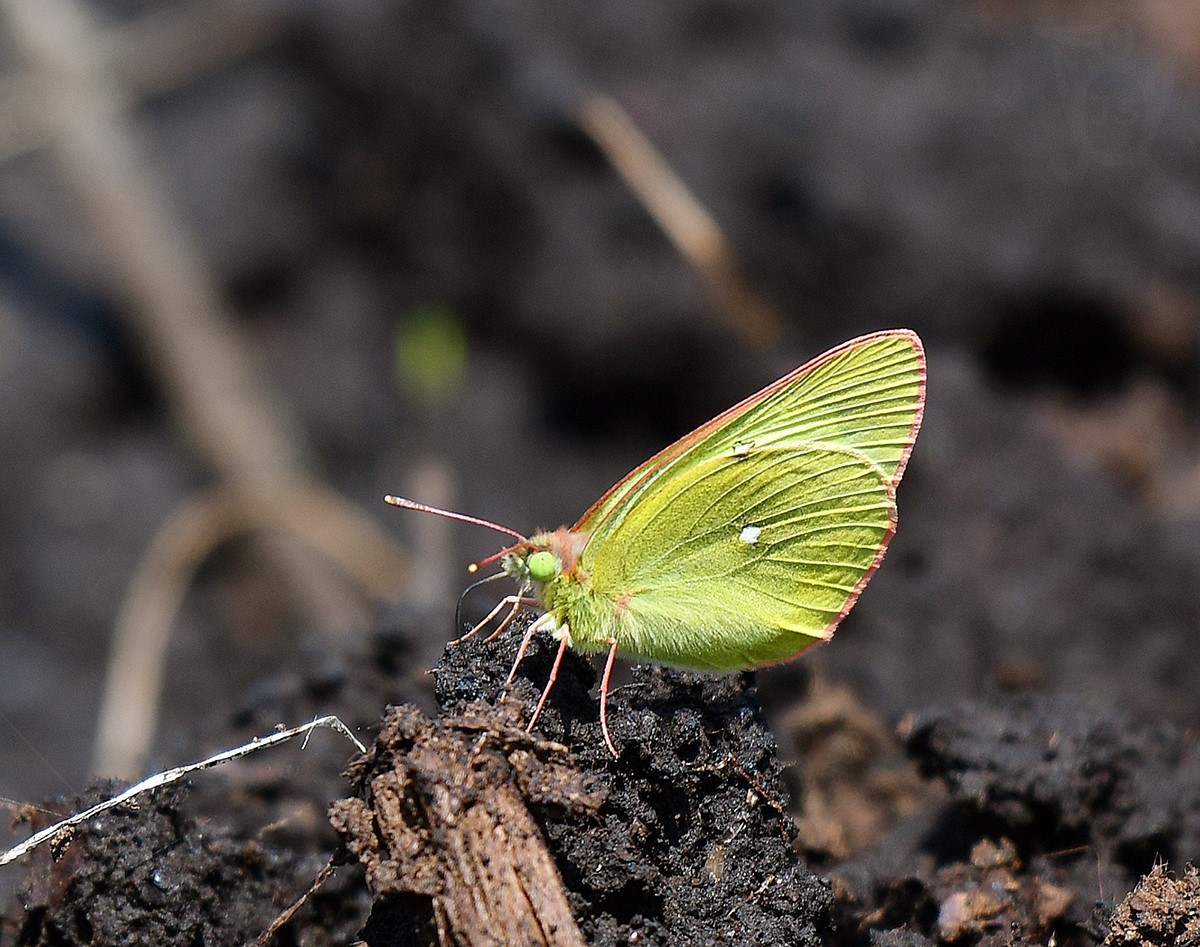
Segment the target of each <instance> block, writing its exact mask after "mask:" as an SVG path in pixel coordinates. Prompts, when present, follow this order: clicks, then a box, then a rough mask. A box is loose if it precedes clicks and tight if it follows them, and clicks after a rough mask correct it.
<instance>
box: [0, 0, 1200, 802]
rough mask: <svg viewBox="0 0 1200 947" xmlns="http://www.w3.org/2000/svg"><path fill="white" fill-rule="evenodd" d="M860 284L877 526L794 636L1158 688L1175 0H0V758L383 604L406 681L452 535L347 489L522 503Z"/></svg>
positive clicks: (876, 692) (886, 710) (1162, 693)
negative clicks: (907, 396) (846, 610)
mask: <svg viewBox="0 0 1200 947" xmlns="http://www.w3.org/2000/svg"><path fill="white" fill-rule="evenodd" d="M651 143H652V144H651ZM651 149H656V150H651ZM680 202H682V203H680ZM693 202H694V203H693ZM680 207H682V210H680ZM705 211H706V212H707V215H706V213H705ZM897 326H908V327H911V328H914V329H916V330H917V331H918V332H919V333H920V334H921V335H922V336H923V338H924V339H925V342H926V345H927V347H928V351H929V359H930V364H929V395H928V397H929V402H928V410H927V415H926V422H925V428H924V431H923V432H922V434H921V438H920V441H919V442H918V444H917V448H916V451H915V453H914V455H913V460H912V463H911V465H910V467H909V472H908V474H907V475H906V478H905V481H904V483H903V485H902V486H901V488H900V491H899V505H900V529H899V533H898V535H897V538H896V540H895V541H894V543H893V545H892V548H891V551H890V553H889V556H888V561H887V563H886V565H885V567H884V568H883V569H882V571H881V572H880V573H879V574H878V576H877V577H876V578H875V579H874V580H873V582H872V584H871V586H870V588H869V589H868V591H867V592H866V593H865V594H864V596H863V598H862V600H861V602H860V604H859V606H858V608H857V609H856V610H855V612H854V613H853V615H852V616H851V617H850V618H849V619H848V620H847V621H846V622H845V623H844V625H843V626H842V628H841V629H840V630H839V632H838V635H837V639H836V640H835V641H834V642H833V643H832V644H831V645H829V646H827V647H824V648H821V649H819V650H818V651H817V652H814V653H812V654H810V655H808V656H806V657H805V658H804V659H803V661H802V662H800V663H801V664H802V665H803V666H804V669H807V670H812V669H816V670H818V671H819V673H820V674H821V675H822V676H823V677H825V678H827V679H829V680H832V681H836V682H841V683H845V684H848V685H850V686H851V687H852V688H853V690H854V691H855V693H856V694H857V695H858V697H859V699H860V700H861V701H862V702H863V703H865V704H866V705H867V706H868V707H870V708H871V709H872V710H874V711H876V712H878V713H880V714H882V715H883V716H884V717H885V718H886V719H888V720H891V721H894V720H896V719H898V718H899V717H901V716H902V715H903V714H904V713H906V712H908V711H909V710H912V709H914V708H919V707H924V706H928V705H931V704H936V703H938V702H944V701H953V700H956V699H960V698H964V697H971V696H976V695H980V694H987V693H995V692H998V691H1022V690H1036V691H1046V692H1058V693H1064V694H1071V695H1079V696H1080V697H1081V698H1086V699H1088V700H1091V701H1095V702H1099V703H1101V704H1111V705H1119V706H1122V707H1124V708H1126V709H1129V710H1131V711H1132V712H1133V713H1134V714H1135V715H1137V716H1139V717H1142V718H1145V719H1158V718H1162V719H1169V720H1173V721H1176V722H1180V723H1183V724H1185V725H1189V724H1194V723H1195V722H1196V721H1198V720H1200V691H1198V690H1197V689H1196V687H1195V685H1194V680H1195V674H1196V661H1195V653H1196V644H1197V634H1198V632H1200V420H1198V419H1200V5H1197V4H1188V3H1180V2H1178V0H1125V2H1121V3H1109V2H1097V0H1089V2H1086V3H1083V2H1078V3H1076V2H1069V0H1028V2H1022V3H1004V2H996V0H956V2H948V0H830V2H825V3H820V4H807V3H803V4H802V3H789V2H782V0H756V2H753V3H748V2H744V0H705V2H700V3H667V2H661V3H650V4H629V3H621V2H595V0H590V2H586V3H584V2H573V0H566V2H560V3H556V4H551V5H546V4H532V3H524V2H521V0H509V2H506V3H499V2H488V0H480V2H458V0H399V2H397V0H355V2H353V3H343V2H334V0H172V2H150V0H144V2H142V0H104V2H101V0H91V2H85V0H0V733H2V734H3V737H2V738H0V796H2V797H4V798H6V799H9V800H16V801H18V802H20V801H36V800H40V799H41V798H43V797H44V796H46V795H47V794H50V793H57V792H62V791H67V790H72V789H76V788H78V787H80V786H81V785H83V784H84V783H85V782H86V780H87V779H88V776H89V773H90V771H91V770H92V768H93V766H94V765H97V764H96V763H95V762H94V761H95V760H97V756H96V752H97V751H96V749H95V741H96V738H97V731H98V727H101V726H103V725H104V724H103V721H109V723H108V724H107V725H108V726H109V728H110V730H112V731H113V732H116V733H118V734H121V733H125V734H126V735H128V733H129V731H130V730H133V731H136V732H137V734H140V735H141V736H142V737H144V739H145V740H146V741H149V746H148V747H144V748H142V749H138V748H137V747H136V746H135V747H133V748H132V749H131V748H130V747H128V746H126V747H124V748H123V749H122V748H121V747H119V746H118V747H116V748H115V749H114V748H112V747H110V749H109V751H108V752H110V754H111V753H116V754H117V756H116V757H114V756H112V755H109V756H107V757H103V756H102V757H100V759H105V760H108V761H109V764H108V765H105V764H99V765H100V767H101V769H102V770H103V771H105V772H110V771H116V770H117V769H119V768H120V767H119V766H118V765H117V764H115V763H112V762H111V761H112V760H113V759H123V760H125V761H126V762H125V763H124V764H122V765H133V766H134V767H135V768H138V769H147V768H151V767H155V766H161V765H171V764H175V763H179V762H182V761H183V760H184V759H187V758H190V756H191V755H192V754H191V753H190V751H187V750H185V748H186V747H189V746H191V744H189V743H188V742H187V739H188V737H187V735H189V734H195V733H197V732H203V731H204V728H205V725H206V721H209V720H212V719H216V718H221V714H222V712H223V708H227V707H228V706H230V705H232V704H234V703H236V702H237V701H238V700H239V699H241V696H240V695H243V694H245V693H246V691H247V690H248V689H252V688H254V687H261V686H267V685H263V684H262V683H261V682H263V681H264V680H265V681H269V680H271V679H273V678H276V677H278V676H279V675H281V674H286V673H287V672H288V670H289V669H295V668H298V667H302V666H303V667H310V666H313V665H314V664H316V665H320V663H321V662H322V661H327V660H334V658H333V657H331V656H336V655H338V654H340V653H343V652H345V651H347V650H352V649H354V648H356V647H360V646H361V645H360V643H361V641H362V640H364V639H365V638H366V637H367V636H369V635H370V634H371V633H372V632H373V629H376V628H377V627H378V626H379V625H380V623H381V622H384V621H392V622H395V621H396V619H395V616H396V615H397V614H403V615H405V616H408V617H406V618H405V619H404V623H403V624H404V627H405V628H406V629H408V632H407V633H408V634H410V635H411V641H410V643H409V645H408V647H409V650H408V651H407V652H406V654H407V658H406V662H407V663H406V665H405V667H404V668H402V669H400V673H403V674H407V675H410V676H412V677H413V679H414V680H419V679H420V674H421V672H422V671H423V670H424V669H426V668H428V667H430V666H431V665H432V663H433V662H434V661H435V660H436V657H437V655H438V653H439V652H440V650H441V648H442V646H443V644H444V642H445V641H446V640H447V639H449V638H451V637H453V636H454V627H453V608H454V604H455V601H456V599H457V597H458V594H459V591H460V590H461V588H462V587H463V586H464V585H465V584H466V580H467V575H466V573H465V565H466V564H467V563H468V562H470V561H473V560H475V559H478V558H480V557H482V556H485V555H488V554H490V553H491V552H492V551H494V550H495V549H496V548H498V545H499V544H500V538H499V537H498V536H497V535H494V534H492V533H489V532H488V531H487V530H483V529H478V528H474V527H469V526H465V525H462V524H451V523H447V522H445V521H440V520H434V519H433V518H430V517H423V516H421V515H420V514H416V513H409V512H403V511H398V510H393V509H391V508H388V507H386V506H384V504H383V502H382V497H383V495H384V494H386V493H400V494H404V495H408V496H412V497H414V498H416V499H420V500H424V501H426V502H430V503H435V504H438V505H442V506H447V507H450V508H453V509H456V510H461V511H463V512H467V513H471V514H474V515H478V516H484V517H488V518H491V519H494V520H496V521H498V522H500V523H503V524H506V525H508V526H511V527H513V528H515V529H517V530H519V531H521V532H525V533H529V532H531V531H532V530H534V529H535V528H537V527H554V526H557V525H559V524H562V523H568V524H569V523H572V522H574V521H575V519H576V518H577V517H578V516H579V515H580V514H581V513H582V512H583V510H584V509H586V508H587V507H588V506H589V505H590V504H591V502H592V501H593V500H594V499H596V498H597V497H598V496H599V495H600V494H601V493H602V492H603V491H604V490H605V489H606V488H607V487H608V486H609V485H610V484H611V483H613V482H614V481H615V480H617V479H618V478H619V477H620V476H622V475H623V474H624V473H625V472H626V471H627V470H629V469H630V468H632V467H633V466H634V465H636V464H637V463H639V462H640V461H642V460H643V459H645V457H647V456H649V455H650V454H651V453H653V452H654V451H656V450H657V449H658V448H660V447H662V446H664V445H665V444H666V443H668V442H669V441H670V440H672V439H674V438H675V437H678V436H679V435H681V434H683V433H685V432H687V431H689V430H691V429H692V428H693V427H694V426H695V425H697V424H699V423H700V422H702V421H704V420H706V419H707V418H708V417H710V416H712V415H714V414H716V413H717V412H718V411H720V410H722V409H724V408H725V407H727V406H729V405H730V404H732V403H734V402H735V401H736V400H738V399H740V398H742V397H744V396H745V395H747V394H749V393H750V392H752V391H754V390H756V389H757V388H759V387H760V386H761V385H763V384H765V383H767V382H769V381H771V380H773V379H774V378H776V377H778V376H779V375H781V374H783V373H784V372H785V371H788V370H790V369H791V368H793V367H795V366H796V365H798V364H800V363H802V362H803V361H805V360H807V359H808V358H809V357H811V356H813V355H815V354H817V353H819V352H821V351H823V350H824V349H826V348H828V347H829V346H831V345H833V344H836V343H838V342H841V341H843V340H845V339H848V338H850V337H852V336H854V335H857V334H860V333H864V332H869V331H874V330H878V329H885V328H892V327H897ZM389 616H390V617H389ZM413 616H416V617H413ZM114 642H116V645H115V647H116V648H117V651H116V654H117V660H116V665H117V671H115V672H114V673H115V674H116V676H115V677H113V678H112V683H109V684H108V685H106V679H107V678H108V675H109V673H110V671H109V669H108V668H109V664H110V659H111V657H112V655H113V654H114V650H113V649H114ZM122 669H124V670H122ZM802 673H803V669H798V668H796V667H794V666H787V667H784V668H781V669H777V670H774V671H771V672H768V673H765V674H764V675H763V684H762V687H763V692H764V696H765V697H766V699H767V700H768V701H769V702H774V704H775V705H776V706H779V705H782V704H785V703H786V701H787V699H788V695H789V693H790V692H791V689H792V688H794V687H795V686H796V683H797V681H798V679H799V675H800V674H802ZM122 674H125V675H127V676H124V677H122V676H121V675H122ZM106 686H107V688H108V691H109V696H108V697H106V696H105V693H106ZM160 686H161V688H162V697H161V700H159V699H158V694H159V687H160ZM114 701H116V704H119V705H120V707H119V708H118V709H117V710H114V709H113V707H114ZM139 702H140V703H139ZM122 708H123V709H122ZM326 710H327V712H331V713H337V712H338V711H339V707H338V706H336V705H332V706H328V707H327V708H326ZM380 710H382V707H381V708H380ZM113 721H116V722H115V723H114V722H113ZM139 721H140V722H139ZM281 722H286V723H298V722H300V721H295V720H288V721H281ZM118 742H119V741H118ZM135 742H136V741H135ZM122 752H124V753H125V754H126V755H125V756H124V757H121V756H120V754H121V753H122ZM130 753H132V756H130V755H129V754H130ZM129 760H133V761H134V762H133V763H132V764H129V762H128V761H129ZM139 761H140V762H139ZM125 775H137V773H136V772H127V773H126V774H125Z"/></svg>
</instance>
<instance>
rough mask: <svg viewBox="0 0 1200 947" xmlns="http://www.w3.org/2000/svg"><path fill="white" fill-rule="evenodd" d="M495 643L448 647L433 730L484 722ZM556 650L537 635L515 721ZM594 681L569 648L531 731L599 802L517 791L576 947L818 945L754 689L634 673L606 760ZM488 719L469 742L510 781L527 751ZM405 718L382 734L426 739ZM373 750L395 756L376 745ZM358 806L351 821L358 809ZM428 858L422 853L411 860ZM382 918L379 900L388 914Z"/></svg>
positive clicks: (519, 684) (807, 884) (407, 780)
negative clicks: (553, 870) (558, 881)
mask: <svg viewBox="0 0 1200 947" xmlns="http://www.w3.org/2000/svg"><path fill="white" fill-rule="evenodd" d="M504 640H505V639H502V640H501V642H497V643H496V644H495V645H489V644H483V643H481V642H475V641H473V640H472V641H468V642H466V643H464V644H463V645H460V646H456V647H453V648H450V649H448V650H447V653H446V655H445V657H444V658H443V660H442V662H441V663H440V664H439V665H438V668H437V695H438V703H439V706H440V708H441V711H442V715H443V716H442V720H443V723H444V724H445V725H447V726H459V727H461V721H462V720H463V719H480V715H481V713H482V707H483V706H484V705H481V704H479V703H478V701H480V700H481V699H494V695H495V694H496V693H497V692H498V691H499V689H500V687H501V685H502V683H503V680H504V676H505V674H506V672H507V669H508V664H509V660H510V658H511V655H512V653H513V651H514V649H515V642H513V647H507V646H504V644H503V642H504ZM555 647H556V645H555V643H554V642H552V641H549V640H545V641H543V640H540V639H539V640H535V641H534V642H533V644H532V645H531V647H530V649H529V654H528V655H527V656H526V659H525V661H524V662H523V663H522V664H521V667H520V669H519V673H518V675H517V677H516V679H515V681H514V685H513V688H512V692H513V693H512V696H513V698H515V700H516V701H517V702H518V703H519V705H520V706H521V707H522V708H523V711H522V719H527V718H528V715H529V713H530V712H531V710H532V707H533V705H534V704H535V703H536V699H537V696H538V694H539V692H540V690H541V687H542V685H543V684H544V682H545V680H546V679H547V675H548V674H549V670H550V665H551V663H552V661H553V657H554V650H555ZM594 683H595V671H594V669H593V668H592V666H591V664H589V663H588V662H587V661H586V660H585V659H583V658H581V657H579V656H577V655H574V654H572V653H568V654H567V655H566V656H565V658H564V661H563V663H562V666H561V667H560V669H559V673H558V680H557V683H556V685H555V688H554V690H553V692H552V695H551V697H550V700H549V702H548V703H547V705H546V709H545V711H544V712H543V715H542V717H541V719H540V720H539V723H538V727H537V735H538V736H539V737H540V738H543V739H548V740H550V741H561V742H562V743H563V744H569V745H570V747H571V752H572V753H573V755H574V763H573V765H574V766H575V767H577V768H578V772H579V773H581V774H582V778H584V781H585V783H586V785H588V786H589V787H590V790H589V792H590V793H593V794H599V795H601V796H602V797H603V800H604V801H603V805H602V806H599V807H598V808H597V807H595V806H590V805H589V806H582V807H581V806H570V805H568V806H564V805H563V804H562V803H561V800H556V801H553V802H551V803H549V804H548V803H547V802H546V800H545V799H544V798H540V796H539V795H538V794H534V793H531V792H529V791H528V789H526V791H525V793H524V799H525V803H526V804H527V805H528V807H529V811H530V813H531V814H532V816H533V818H534V819H535V820H536V821H537V823H538V824H539V825H540V827H541V831H542V834H543V837H544V838H545V844H546V848H547V849H548V850H549V852H550V855H551V857H552V858H553V860H554V863H555V864H556V865H557V868H558V871H559V873H560V875H561V877H562V881H563V885H564V886H565V888H566V891H567V892H568V898H569V902H570V905H571V908H572V910H573V913H574V915H575V917H576V918H577V919H578V923H579V927H580V930H581V932H582V935H583V937H584V939H585V940H586V942H587V943H588V944H592V945H606V944H614V945H615V944H629V943H639V944H648V945H655V944H663V945H665V944H679V943H696V944H717V943H729V944H739V945H764V947H767V945H776V944H777V945H785V944H786V945H796V944H802V945H814V947H815V945H817V944H823V943H828V942H829V939H830V938H831V936H832V931H831V927H830V907H831V903H832V895H831V892H830V890H829V888H828V886H827V884H826V883H824V882H823V881H821V880H820V879H818V878H817V877H816V876H815V875H813V874H812V873H811V872H809V871H808V870H807V869H806V868H805V867H804V865H803V864H802V862H801V861H800V859H799V857H798V856H797V855H796V852H795V847H794V846H795V839H796V831H795V827H794V824H793V821H792V819H791V817H790V816H789V815H788V809H787V797H786V794H785V791H784V789H783V787H782V782H781V778H782V766H781V764H780V762H779V759H778V755H777V752H776V747H775V741H774V739H773V737H772V736H771V734H770V732H769V730H768V729H767V727H766V724H765V722H764V719H763V717H762V714H761V711H760V710H759V707H758V704H757V701H756V699H755V697H754V692H753V686H752V678H751V677H750V676H748V675H743V676H740V677H727V678H711V677H702V676H698V675H690V674H684V673H681V672H676V671H668V670H663V669H659V668H638V669H636V670H635V671H634V678H633V683H632V684H630V685H628V686H626V687H624V688H620V689H618V690H616V691H615V692H614V693H613V694H612V696H611V699H610V703H609V714H610V721H611V725H612V730H613V736H614V739H615V741H616V743H617V746H618V747H619V748H620V751H621V753H620V757H619V758H617V759H613V758H612V756H611V755H610V754H609V752H608V750H607V749H606V748H605V746H604V743H603V740H602V736H601V732H600V725H599V717H598V710H599V708H598V704H597V702H596V699H595V698H594V697H592V696H591V695H590V693H589V691H590V689H591V687H592V686H593V685H594ZM490 713H491V719H492V720H493V721H494V722H493V724H492V729H491V730H485V731H481V732H480V733H479V734H478V735H475V734H472V735H471V740H476V739H477V740H478V741H479V745H480V748H481V750H482V748H483V746H484V745H486V744H490V746H491V747H492V748H493V749H499V750H500V751H501V755H503V756H505V757H506V759H507V761H508V764H509V767H510V771H512V770H518V769H519V768H520V766H519V765H518V764H517V763H516V762H514V756H513V753H514V751H515V750H520V751H521V752H523V753H525V754H526V755H528V753H529V752H530V749H529V747H527V746H522V744H521V742H520V741H519V740H518V741H516V742H514V741H513V740H512V739H511V738H510V737H504V736H503V734H504V733H505V732H508V731H506V729H505V728H506V727H507V728H509V730H511V719H509V720H507V721H506V718H505V717H504V714H503V712H501V713H500V714H499V716H497V712H496V711H490ZM402 717H403V719H404V720H406V721H409V723H408V724H407V725H406V726H405V727H400V726H399V724H397V725H396V726H395V727H391V728H389V730H390V731H391V732H392V734H393V736H394V735H395V734H396V733H401V732H403V733H405V734H407V735H406V736H404V737H403V738H402V739H403V740H406V741H408V743H409V744H410V745H420V744H423V743H427V742H428V740H429V739H430V735H429V733H428V732H427V731H424V730H422V729H421V727H415V728H414V726H413V725H412V723H411V721H412V712H411V711H405V712H404V714H403V715H402ZM393 720H395V717H393ZM456 720H457V721H459V723H457V724H456V723H455V721H456ZM414 734H419V735H418V736H414ZM438 739H441V736H439V737H438ZM543 745H544V744H543ZM374 752H375V753H376V754H377V755H378V756H379V758H380V759H384V758H388V759H391V757H390V755H389V752H388V751H386V750H384V749H381V748H379V747H378V746H377V748H376V750H375V751H374ZM564 752H565V751H564ZM451 755H453V754H451ZM479 759H480V761H481V762H480V765H482V764H483V761H485V760H490V762H488V763H487V765H488V766H490V767H495V766H496V765H497V764H496V761H495V757H494V755H493V756H488V755H487V754H485V753H483V752H480V755H479ZM411 777H412V774H411V773H409V775H407V776H405V777H404V779H402V780H401V782H402V783H403V784H404V785H405V786H406V787H407V788H406V790H405V792H406V793H408V794H406V795H405V799H407V800H408V801H407V802H406V803H405V805H406V806H408V807H409V808H410V809H412V808H420V805H418V806H416V807H414V806H413V795H412V794H411V793H409V790H411V789H413V788H414V786H413V783H414V780H413V779H412V778H411ZM375 778H376V779H378V778H379V773H378V772H375ZM510 779H511V780H513V781H514V782H515V783H516V784H519V783H520V780H519V778H518V777H517V776H516V775H515V774H514V775H513V776H511V777H510V776H509V775H507V773H506V774H505V775H504V778H503V779H502V780H500V782H501V783H502V784H503V783H506V782H507V781H508V780H510ZM355 781H356V783H357V784H358V785H359V786H360V787H362V786H364V785H365V784H367V783H368V782H369V780H368V779H364V778H363V776H362V775H361V774H359V775H356V780H355ZM531 782H533V783H536V781H530V780H528V779H526V781H525V783H526V786H529V785H530V784H531ZM418 788H419V787H418ZM369 798H370V796H369V794H368V799H369ZM593 798H595V796H593ZM489 799H490V797H489V796H487V795H486V794H481V795H478V796H477V797H476V798H475V800H474V804H476V805H488V804H489ZM377 803H378V799H376V804H375V806H374V812H375V817H374V818H375V823H374V824H375V826H376V828H375V829H373V831H378V827H379V826H380V825H383V824H386V823H387V822H388V819H387V818H386V816H385V817H384V819H383V822H380V815H379V806H378V804H377ZM424 808H425V809H428V806H424ZM355 809H356V811H357V812H358V813H359V814H360V815H361V807H360V806H356V807H355ZM335 820H336V816H335ZM418 823H419V820H418ZM344 824H345V820H343V825H344ZM429 829H430V826H429V825H428V824H427V823H426V824H424V825H423V828H422V829H421V831H420V832H418V834H419V835H421V836H422V837H424V838H426V839H429V838H435V837H438V836H440V837H441V838H442V839H443V840H444V837H445V833H444V832H432V831H429ZM410 837H411V834H410ZM355 845H359V846H360V847H361V835H360V836H357V840H356V837H354V836H351V845H350V847H351V848H354V846H355ZM426 857H427V854H426V853H423V854H422V856H421V860H422V861H423V862H424V860H425V859H426ZM442 875H443V877H444V869H443V871H442ZM435 887H436V886H435ZM406 890H407V891H409V892H410V893H413V892H414V891H415V892H416V893H418V894H420V893H427V892H428V890H429V889H428V887H427V886H426V887H425V888H424V889H422V886H421V885H419V884H418V885H413V884H412V883H411V882H410V884H409V887H408V888H407V889H406ZM442 891H443V896H447V897H453V896H454V895H453V894H452V893H447V892H445V890H444V889H442ZM467 894H469V892H463V891H460V892H458V893H457V896H458V897H463V896H465V895H467ZM393 907H394V905H390V904H385V909H386V910H389V911H390V910H392V909H393ZM439 910H441V909H439ZM369 930H370V926H369V927H368V931H369ZM364 933H367V932H364ZM369 942H371V943H374V942H375V941H369Z"/></svg>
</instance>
